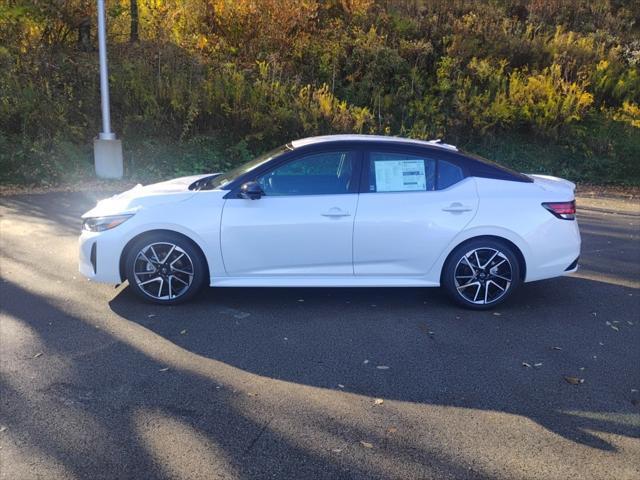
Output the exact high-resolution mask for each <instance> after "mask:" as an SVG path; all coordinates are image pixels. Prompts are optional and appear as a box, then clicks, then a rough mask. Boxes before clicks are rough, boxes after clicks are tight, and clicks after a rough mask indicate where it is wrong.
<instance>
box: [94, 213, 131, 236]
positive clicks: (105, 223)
mask: <svg viewBox="0 0 640 480" xmlns="http://www.w3.org/2000/svg"><path fill="white" fill-rule="evenodd" d="M131 217H133V214H130V215H112V216H111V215H110V216H108V217H92V218H85V219H84V222H82V229H83V230H87V231H89V232H104V231H105V230H111V229H112V228H116V227H117V226H118V225H120V224H121V223H124V222H126V221H127V220H129V219H130V218H131Z"/></svg>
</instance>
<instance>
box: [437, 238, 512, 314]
mask: <svg viewBox="0 0 640 480" xmlns="http://www.w3.org/2000/svg"><path fill="white" fill-rule="evenodd" d="M494 254H495V255H494ZM490 259H491V260H490ZM478 267H479V268H478ZM507 279H509V281H507ZM521 283H522V278H521V267H520V261H519V260H518V256H517V255H516V253H515V252H514V251H513V247H511V246H510V245H509V244H508V243H507V242H503V241H500V240H496V239H491V238H478V239H473V240H469V241H467V242H465V243H463V244H462V245H459V246H458V247H456V248H455V249H454V250H453V251H452V252H451V254H450V255H449V257H448V258H447V261H446V262H445V264H444V268H443V269H442V281H441V284H442V286H443V287H444V289H445V290H446V291H447V293H448V294H449V295H450V296H451V298H452V299H453V300H454V301H455V302H457V303H458V304H460V305H462V306H463V307H465V308H469V309H472V310H489V309H491V308H494V307H496V306H498V305H500V304H502V303H503V302H505V301H506V300H507V299H508V298H509V297H510V296H511V295H512V294H513V292H514V291H515V290H517V289H518V288H519V287H520V284H521ZM501 289H504V290H501Z"/></svg>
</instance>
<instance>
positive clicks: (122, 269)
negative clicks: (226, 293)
mask: <svg viewBox="0 0 640 480" xmlns="http://www.w3.org/2000/svg"><path fill="white" fill-rule="evenodd" d="M163 233H164V234H171V235H176V236H178V237H180V238H182V239H184V240H185V241H187V242H189V243H190V244H191V245H192V246H193V247H194V248H195V249H196V250H197V251H198V253H199V254H200V255H201V257H202V259H203V260H204V266H205V269H206V272H205V278H206V279H207V282H208V279H209V277H210V274H209V272H210V270H209V261H208V259H207V256H206V255H205V253H204V250H203V249H202V247H201V246H200V245H199V244H198V242H196V241H195V240H193V239H192V238H190V237H189V236H187V235H185V234H184V233H181V232H177V231H175V230H170V229H166V228H157V229H153V230H147V231H144V232H142V233H139V234H138V235H136V236H134V237H132V238H131V239H130V240H129V241H128V242H127V244H126V245H125V246H124V248H123V249H122V252H121V253H120V260H119V272H120V281H121V282H124V280H125V279H126V278H127V275H126V265H125V261H126V258H127V255H128V254H129V251H130V250H131V247H132V246H133V244H134V243H135V242H137V241H138V240H140V239H141V238H144V237H146V236H149V235H156V234H163Z"/></svg>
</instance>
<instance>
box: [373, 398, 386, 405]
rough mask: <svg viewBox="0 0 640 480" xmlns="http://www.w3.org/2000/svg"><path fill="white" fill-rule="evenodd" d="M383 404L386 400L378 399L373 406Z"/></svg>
mask: <svg viewBox="0 0 640 480" xmlns="http://www.w3.org/2000/svg"><path fill="white" fill-rule="evenodd" d="M383 403H384V400H383V399H381V398H376V399H375V400H374V401H373V404H374V405H382V404H383Z"/></svg>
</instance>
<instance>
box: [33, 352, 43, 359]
mask: <svg viewBox="0 0 640 480" xmlns="http://www.w3.org/2000/svg"><path fill="white" fill-rule="evenodd" d="M41 356H42V352H38V353H36V354H35V355H34V356H33V358H38V357H41Z"/></svg>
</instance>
